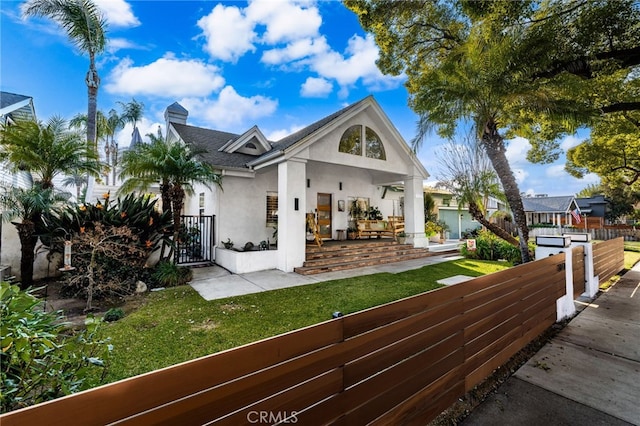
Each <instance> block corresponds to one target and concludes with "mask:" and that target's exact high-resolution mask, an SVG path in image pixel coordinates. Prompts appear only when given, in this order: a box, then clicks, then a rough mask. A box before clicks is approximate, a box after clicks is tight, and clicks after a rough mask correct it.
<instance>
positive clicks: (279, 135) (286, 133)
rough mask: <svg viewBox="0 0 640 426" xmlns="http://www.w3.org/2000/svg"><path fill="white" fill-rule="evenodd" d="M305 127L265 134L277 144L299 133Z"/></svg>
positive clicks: (294, 127)
mask: <svg viewBox="0 0 640 426" xmlns="http://www.w3.org/2000/svg"><path fill="white" fill-rule="evenodd" d="M304 127H306V126H292V127H290V128H289V129H278V130H274V131H272V132H269V133H268V134H265V137H266V138H267V139H268V140H270V141H274V142H277V141H279V140H280V139H282V138H285V137H287V136H289V135H291V134H294V133H295V132H297V131H298V130H300V129H303V128H304Z"/></svg>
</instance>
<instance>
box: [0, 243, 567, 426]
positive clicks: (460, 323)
mask: <svg viewBox="0 0 640 426" xmlns="http://www.w3.org/2000/svg"><path fill="white" fill-rule="evenodd" d="M564 256H565V255H564V254H558V255H555V256H551V257H547V258H545V259H542V260H539V261H536V262H531V263H527V264H524V265H519V266H516V267H513V268H510V269H507V270H505V271H501V272H498V273H494V274H491V275H486V276H483V277H479V278H475V279H472V280H470V281H467V282H464V283H461V284H457V285H454V286H450V287H446V288H441V289H437V290H434V291H430V292H427V293H424V294H421V295H418V296H414V297H411V298H407V299H403V300H400V301H396V302H392V303H389V304H386V305H383V306H380V307H376V308H372V309H369V310H365V311H361V312H357V313H354V314H350V315H346V316H344V317H341V318H337V319H334V320H330V321H327V322H324V323H321V324H318V325H314V326H311V327H307V328H304V329H301V330H296V331H293V332H290V333H287V334H284V335H280V336H276V337H273V338H270V339H266V340H263V341H260V342H256V343H252V344H249V345H245V346H242V347H239V348H235V349H231V350H228V351H224V352H221V353H217V354H213V355H210V356H207V357H204V358H200V359H197V360H194V361H189V362H186V363H182V364H178V365H175V366H172V367H168V368H165V369H162V370H158V371H155V372H151V373H147V374H144V375H141V376H137V377H133V378H130V379H126V380H122V381H120V382H116V383H113V384H109V385H105V386H102V387H99V388H96V389H92V390H88V391H85V392H81V393H78V394H75V395H71V396H68V397H64V398H61V399H58V400H55V401H51V402H48V403H44V404H40V405H37V406H34V407H30V408H27V409H23V410H19V411H15V412H11V413H8V414H6V415H4V416H2V417H0V422H1V423H2V425H3V426H11V425H25V424H47V425H56V424H59V425H74V424H83V425H88V424H96V425H98V424H99V425H103V424H136V425H137V424H167V425H169V424H180V425H192V424H193V425H195V424H198V425H199V424H215V425H238V424H250V423H256V420H259V417H258V416H259V415H266V416H267V417H264V419H266V420H268V421H269V422H271V423H277V422H279V421H282V422H285V423H286V422H287V421H289V422H292V421H295V422H297V423H299V424H326V423H329V424H339V425H340V424H344V425H361V424H366V423H370V422H371V423H373V424H415V423H425V422H428V421H429V420H431V419H433V418H434V417H435V416H437V415H438V414H439V413H440V412H442V410H444V409H446V408H447V407H448V406H450V405H451V404H452V403H453V402H455V401H456V399H457V398H459V397H460V396H462V395H463V394H464V393H465V392H466V391H468V390H470V389H472V388H473V387H474V386H475V385H476V384H477V383H479V382H480V381H482V380H483V379H484V378H486V377H487V376H488V375H490V374H491V372H492V371H493V370H494V369H495V368H497V367H498V366H500V365H501V364H503V363H504V362H505V361H507V360H508V359H509V358H510V357H511V356H512V355H514V354H515V353H516V352H517V351H519V350H520V349H521V348H522V347H524V346H525V345H526V344H527V343H529V342H530V341H531V340H532V339H534V338H535V337H536V336H538V335H539V334H540V333H541V332H542V331H544V330H545V329H546V328H547V327H549V326H550V325H552V324H553V323H554V321H555V319H556V308H555V307H556V299H557V298H558V297H560V296H562V294H563V291H564V288H565V284H564V277H565V272H564V268H563V266H564ZM264 413H267V414H264ZM287 416H289V418H288V420H287V419H286V418H287Z"/></svg>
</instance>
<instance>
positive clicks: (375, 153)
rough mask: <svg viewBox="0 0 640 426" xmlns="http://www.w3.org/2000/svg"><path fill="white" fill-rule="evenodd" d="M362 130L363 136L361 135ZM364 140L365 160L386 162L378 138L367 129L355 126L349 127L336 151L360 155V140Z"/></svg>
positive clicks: (385, 156) (380, 141) (373, 132)
mask: <svg viewBox="0 0 640 426" xmlns="http://www.w3.org/2000/svg"><path fill="white" fill-rule="evenodd" d="M363 129H365V130H364V134H363ZM363 136H364V138H365V143H366V145H365V155H366V156H367V158H374V159H376V160H386V159H387V155H386V154H385V152H384V145H382V140H380V136H378V134H377V133H376V132H375V131H374V130H373V129H370V128H369V127H365V126H361V125H359V124H358V125H355V126H351V127H349V128H348V129H347V130H346V131H345V132H344V133H343V134H342V138H341V139H340V146H339V147H338V151H340V152H344V153H346V154H352V155H362V138H363Z"/></svg>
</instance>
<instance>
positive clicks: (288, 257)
mask: <svg viewBox="0 0 640 426" xmlns="http://www.w3.org/2000/svg"><path fill="white" fill-rule="evenodd" d="M306 181H307V166H306V160H296V159H290V160H288V161H286V162H284V163H280V164H278V269H280V270H281V271H285V272H293V268H296V267H298V266H302V263H303V262H304V260H305V245H306V240H305V237H306V232H305V231H306V230H305V209H306V205H307V200H306V197H305V195H306V188H305V186H306V185H305V184H306ZM296 200H297V201H296ZM296 207H297V208H298V209H297V210H296Z"/></svg>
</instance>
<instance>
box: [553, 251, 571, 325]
mask: <svg viewBox="0 0 640 426" xmlns="http://www.w3.org/2000/svg"><path fill="white" fill-rule="evenodd" d="M562 251H563V252H564V264H565V278H564V279H565V294H564V296H562V297H560V298H559V299H558V300H556V312H557V315H556V318H557V321H561V320H563V319H565V318H569V317H571V316H572V315H573V314H575V313H576V305H575V304H574V303H573V257H572V253H571V247H566V248H564V249H563V250H562Z"/></svg>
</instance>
